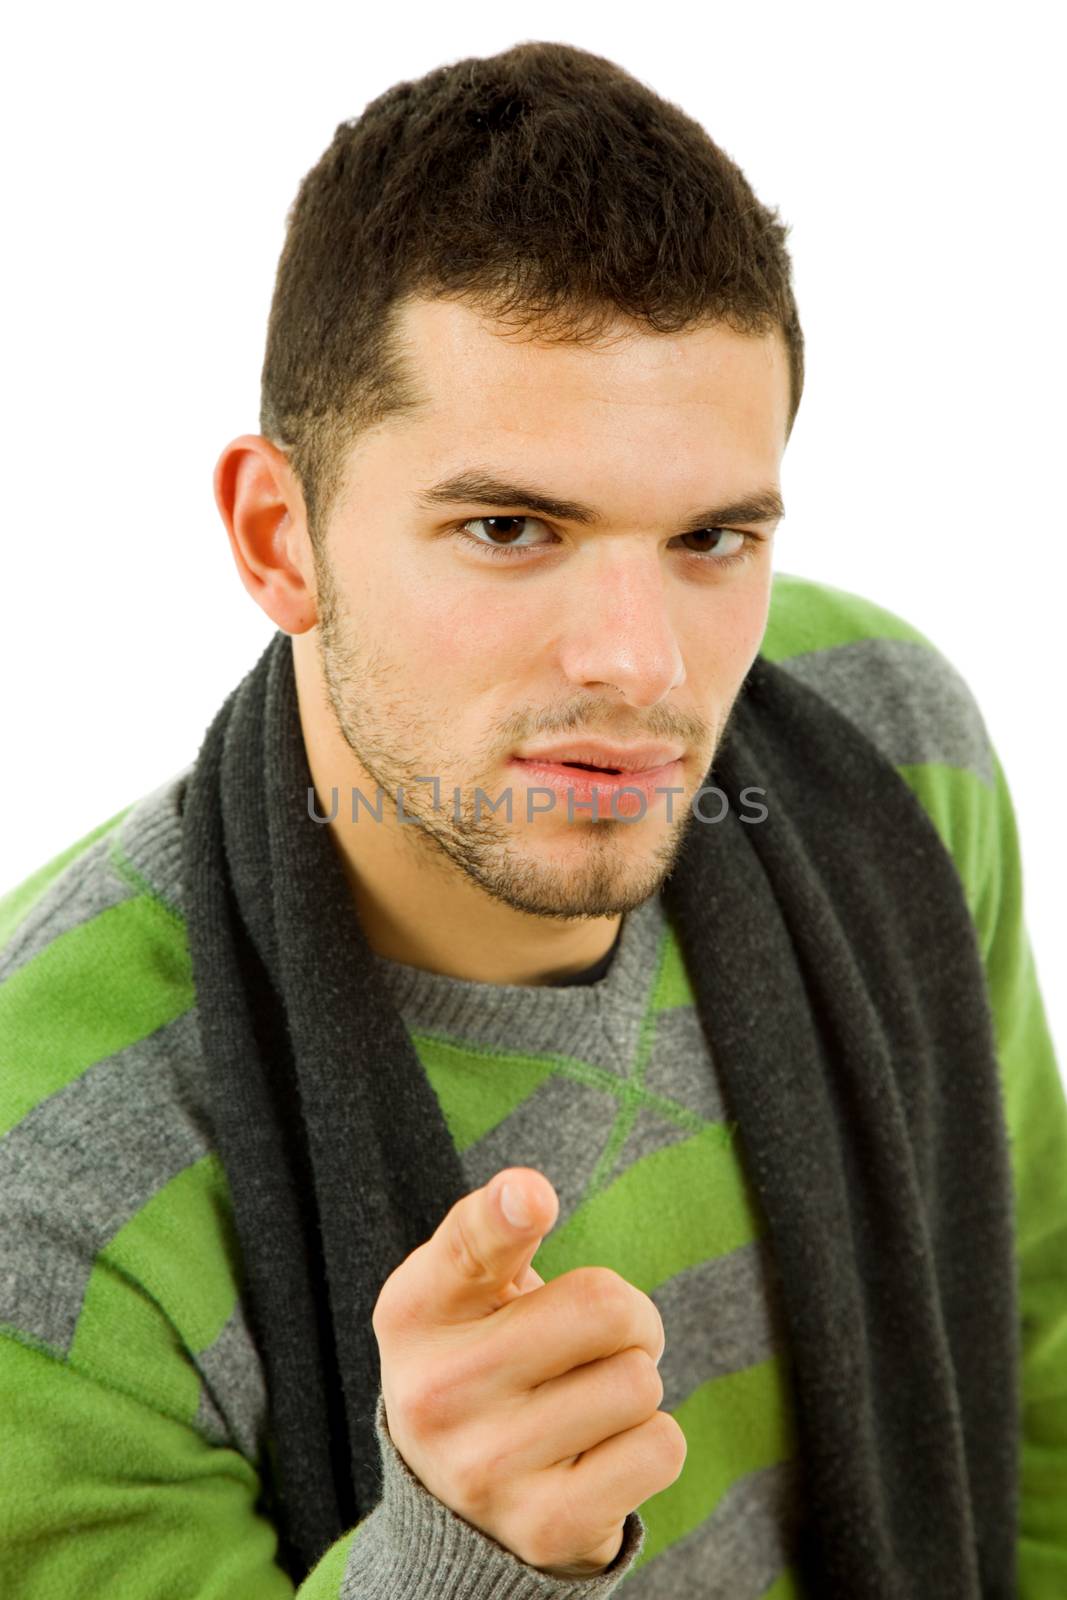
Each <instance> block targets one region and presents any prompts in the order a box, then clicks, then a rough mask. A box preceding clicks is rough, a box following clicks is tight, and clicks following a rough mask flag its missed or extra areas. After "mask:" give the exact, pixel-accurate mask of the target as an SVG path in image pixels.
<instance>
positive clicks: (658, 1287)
mask: <svg viewBox="0 0 1067 1600" xmlns="http://www.w3.org/2000/svg"><path fill="white" fill-rule="evenodd" d="M785 231H786V230H785V229H784V228H782V226H781V225H780V224H779V223H778V222H777V221H776V220H775V218H774V215H773V214H772V213H770V212H769V211H767V210H766V208H764V207H763V206H761V205H760V204H759V202H758V201H757V200H756V198H755V196H754V195H753V194H752V192H751V190H750V189H749V187H748V185H747V184H746V182H745V180H744V178H743V176H742V175H741V173H740V172H739V171H738V169H737V168H736V167H735V166H734V165H733V164H732V163H731V162H730V161H729V160H728V159H727V158H726V157H725V156H724V155H723V153H722V152H721V151H719V150H718V149H717V148H716V147H715V146H714V145H713V144H712V143H711V141H710V140H709V139H708V137H707V135H706V134H705V133H704V132H703V130H702V129H700V128H699V127H698V126H697V125H696V124H695V123H693V122H692V121H691V120H690V119H688V118H687V117H685V116H684V115H683V114H682V113H681V112H680V111H679V110H678V109H677V108H676V107H673V106H671V105H668V104H666V103H664V102H663V101H661V100H659V99H657V98H656V97H655V96H654V95H653V94H652V93H651V92H650V91H649V90H647V89H645V88H644V87H643V86H641V85H639V84H637V83H636V82H634V80H632V79H631V78H629V77H627V76H626V75H625V74H624V73H622V72H621V71H620V70H619V69H618V68H616V67H614V66H613V65H612V64H611V63H609V62H607V61H604V60H603V59H602V58H599V57H596V56H591V55H588V54H586V53H584V52H582V51H580V50H575V49H572V48H570V47H566V46H562V45H555V44H545V43H532V44H524V45H520V46H517V47H515V48H514V49H513V50H510V51H508V52H506V53H505V54H504V55H501V56H498V57H496V58H493V59H491V60H470V61H463V62H459V63H455V64H453V65H451V66H448V67H445V68H442V69H440V70H438V71H436V72H433V73H431V74H429V75H428V76H427V77H426V78H424V79H422V80H420V81H419V82H418V83H404V84H400V85H397V86H396V87H395V88H394V89H393V90H390V91H389V92H388V93H387V94H385V95H383V96H382V97H381V98H380V99H379V100H377V101H375V102H374V103H373V104H371V105H370V106H368V107H367V108H366V110H365V112H364V114H363V116H362V117H361V118H360V119H359V120H358V122H356V123H355V124H342V125H341V127H339V128H338V130H337V133H336V135H335V138H334V141H333V143H332V144H331V146H330V148H329V149H328V150H327V151H326V153H325V154H324V156H323V157H322V159H321V161H320V162H319V163H318V165H317V166H316V167H315V168H314V169H313V171H312V172H311V173H309V174H308V176H307V177H306V178H305V180H304V183H303V185H302V186H301V190H300V194H299V195H298V197H297V201H296V203H295V206H294V208H293V211H292V213H291V216H290V222H289V232H288V236H287V240H286V244H285V248H284V251H283V254H282V259H281V262H280V265H279V271H278V281H277V287H276V293H275V299H274V304H273V308H272V312H271V320H270V328H269V333H268V344H267V356H266V362H265V366H264V373H263V410H262V416H261V424H262V432H261V433H260V434H257V435H244V436H242V437H240V438H238V439H235V440H234V441H233V442H232V443H231V444H229V445H228V446H227V447H226V449H225V450H224V451H223V453H222V455H221V457H220V459H219V462H218V466H217V469H216V477H215V488H216V498H217V501H218V505H219V509H220V512H221V514H222V518H223V521H224V523H225V526H226V530H227V533H228V536H229V539H230V544H231V548H232V551H233V556H234V560H235V563H236V565H237V570H238V573H239V575H240V577H241V580H242V582H243V583H244V584H245V587H246V588H247V589H248V590H249V592H250V594H251V595H252V596H253V598H254V599H255V600H256V602H257V603H258V604H259V605H260V606H261V607H262V609H263V610H264V612H265V613H266V614H267V615H268V616H269V617H270V618H271V619H272V621H273V622H274V623H275V624H276V628H277V630H278V631H277V632H276V634H275V635H274V637H273V639H272V641H271V643H270V645H269V646H268V648H267V649H266V651H265V652H264V654H263V656H262V658H261V660H260V661H259V662H258V663H257V664H256V666H255V667H254V668H253V669H252V670H251V671H250V672H249V674H248V676H247V677H246V678H245V679H244V681H243V682H242V683H241V684H240V685H239V686H238V687H237V688H236V689H235V690H234V692H233V693H232V694H231V695H230V696H229V698H228V699H227V700H226V702H225V704H224V705H223V707H222V708H221V710H220V712H219V714H218V716H217V717H216V718H215V720H214V722H213V723H212V725H211V728H210V729H209V730H208V732H207V735H206V737H205V740H204V743H203V746H202V748H201V750H200V752H199V754H198V756H197V758H196V760H195V761H192V762H190V763H188V764H187V765H186V766H185V767H183V768H182V769H181V771H180V772H178V773H177V774H176V775H175V776H174V777H173V778H171V779H170V780H168V781H167V782H166V783H163V784H161V785H160V786H159V787H158V788H157V789H156V790H155V791H154V792H153V793H151V794H149V795H146V796H144V797H142V798H141V799H140V800H138V801H137V802H136V803H134V804H132V805H131V806H129V807H128V808H126V809H125V810H124V811H123V812H121V813H120V814H119V815H118V816H116V817H113V818H111V819H110V820H109V821H107V822H105V823H103V824H102V825H101V826H100V827H99V828H97V829H96V830H94V832H93V833H92V834H90V835H89V836H88V837H87V838H85V839H82V840H80V841H78V843H77V844H75V845H72V846H71V847H70V848H68V849H66V850H65V851H64V852H63V853H62V855H60V856H57V857H56V859H55V860H54V861H52V862H50V863H49V864H47V865H46V866H44V867H42V868H41V869H40V870H39V871H38V872H36V873H35V874H34V875H33V876H32V877H31V878H29V879H27V880H26V882H25V883H24V884H22V885H20V886H19V887H18V888H16V889H15V890H13V891H12V892H11V893H10V894H9V895H8V896H7V897H6V899H5V900H4V901H3V902H0V919H2V920H0V976H2V978H3V986H2V988H0V1044H2V1067H3V1070H2V1074H0V1107H2V1114H3V1134H2V1138H0V1197H2V1204H0V1298H2V1306H0V1324H2V1326H0V1396H2V1405H0V1415H2V1416H3V1419H4V1423H5V1438H4V1441H3V1449H2V1450H0V1507H2V1509H0V1579H2V1583H0V1587H2V1588H3V1591H4V1593H5V1594H12V1595H16V1596H18V1597H20V1600H46V1597H51V1596H54V1595H58V1594H64V1595H66V1594H77V1595H79V1596H80V1597H95V1596H104V1595H105V1594H106V1595H109V1596H110V1595H113V1594H121V1595H123V1596H129V1597H130V1600H135V1597H140V1596H144V1597H145V1600H148V1597H149V1596H151V1597H153V1600H157V1597H162V1596H170V1595H173V1596H175V1597H177V1596H179V1595H180V1596H197V1597H203V1600H206V1597H209V1596H223V1595H225V1596H226V1597H227V1600H238V1597H246V1596H247V1597H249V1600H250V1597H252V1596H255V1597H256V1600H266V1597H268V1596H279V1597H280V1596H285V1595H292V1594H294V1593H295V1594H297V1595H299V1596H300V1597H301V1600H327V1597H329V1600H334V1597H341V1596H343V1597H348V1600H356V1597H359V1600H378V1597H383V1600H384V1597H385V1596H394V1595H395V1596H398V1597H399V1596H405V1597H410V1596H415V1595H419V1596H421V1595H426V1596H431V1595H433V1596H440V1595H444V1596H453V1597H456V1600H459V1597H465V1600H481V1597H483V1596H484V1597H486V1600H488V1597H489V1596H490V1595H492V1596H494V1597H498V1596H504V1595H507V1596H508V1597H509V1600H519V1597H525V1596H531V1597H533V1596H545V1595H560V1596H563V1595H578V1594H588V1595H596V1596H598V1597H599V1596H602V1595H607V1594H609V1593H611V1592H613V1591H614V1590H615V1589H616V1588H620V1587H621V1588H624V1589H625V1591H626V1592H627V1593H631V1594H633V1595H634V1596H639V1595H640V1596H645V1595H647V1596H667V1595H670V1596H678V1595H693V1596H697V1595H701V1596H703V1595H712V1594H722V1595H726V1594H728V1595H730V1596H731V1600H748V1597H750V1596H751V1597H755V1596H757V1595H763V1596H768V1595H769V1596H774V1597H775V1600H783V1597H785V1596H787V1595H789V1596H792V1595H800V1594H804V1595H810V1596H819V1597H820V1600H823V1597H830V1596H841V1597H844V1596H847V1597H849V1600H861V1597H870V1600H876V1597H878V1600H881V1597H886V1596H889V1595H893V1596H897V1595H900V1596H904V1595H907V1596H915V1597H919V1596H923V1597H927V1596H933V1595H936V1596H938V1597H939V1600H941V1597H946V1600H947V1597H954V1600H955V1597H959V1600H979V1597H992V1596H997V1597H1005V1600H1006V1597H1007V1596H1009V1595H1015V1594H1018V1595H1020V1596H1021V1597H1023V1600H1052V1597H1053V1595H1058V1594H1062V1593H1063V1592H1065V1587H1067V1106H1065V1103H1064V1095H1063V1090H1062V1086H1061V1083H1060V1079H1059V1076H1058V1072H1057V1068H1056V1063H1055V1061H1054V1059H1053V1052H1052V1047H1051V1043H1050V1040H1049V1035H1048V1029H1047V1026H1046V1021H1045V1016H1044V1012H1043V1008H1042V1001H1041V996H1040V993H1039V990H1038V986H1037V982H1036V977H1035V972H1034V967H1033V962H1032V957H1031V953H1030V947H1029V943H1028V939H1027V933H1026V928H1025V921H1024V917H1023V909H1022V889H1021V875H1020V861H1019V849H1018V841H1017V836H1016V830H1015V822H1014V815H1013V810H1012V805H1011V800H1010V796H1009V792H1008V789H1007V786H1006V783H1005V778H1004V774H1003V771H1002V769H1001V766H1000V763H999V761H998V759H997V756H996V752H995V751H994V750H993V748H992V747H991V745H990V742H989V739H988V735H987V732H986V729H985V726H984V723H983V720H982V716H981V713H980V710H979V708H978V707H977V705H976V704H975V701H974V699H973V697H972V695H971V694H970V691H969V690H968V688H967V686H966V685H965V684H964V683H963V682H962V681H961V679H960V677H959V675H958V674H957V673H956V672H955V670H954V669H953V667H952V666H951V665H950V663H949V662H948V661H947V660H946V659H945V657H944V656H943V655H942V654H941V653H940V652H939V651H938V650H937V649H936V648H935V647H934V646H933V644H932V643H931V642H930V641H929V640H928V639H926V638H924V637H923V636H922V635H921V634H920V633H919V632H918V631H917V630H916V629H914V628H913V627H911V626H910V625H909V624H908V623H907V622H906V621H904V620H903V619H901V618H900V617H897V616H894V615H892V614H891V613H889V612H887V611H885V610H884V609H882V608H880V607H878V606H877V605H874V604H872V603H871V602H869V601H866V600H862V599H860V598H858V597H857V596H854V595H850V594H847V593H844V592H842V591H840V590H837V589H834V588H831V587H828V586H825V585H820V584H815V583H810V582H806V581H803V580H800V579H798V578H789V577H785V576H783V575H781V574H779V575H777V576H776V575H775V574H774V572H773V570H772V551H773V539H774V532H775V528H776V525H777V523H778V521H779V519H780V518H781V516H782V515H783V514H784V513H783V506H782V503H781V498H780V466H781V460H782V456H783V453H784V450H785V446H786V443H787V441H788V438H789V434H790V430H791V428H792V423H793V420H794V418H795V415H796V410H797V406H798V404H799V399H800V393H801V388H802V379H803V359H802V354H803V344H802V338H801V333H800V327H799V322H798V320H797V315H796V307H795V304H794V301H793V296H792V291H791V288H790V272H789V262H788V257H787V255H786V253H785V248H784V238H785ZM589 768H594V769H596V773H595V774H594V772H591V771H590V770H587V769H589ZM505 1185H506V1188H507V1191H508V1193H507V1195H504V1194H503V1192H502V1191H503V1190H504V1188H505ZM535 1259H536V1267H534V1265H533V1262H534V1260H535Z"/></svg>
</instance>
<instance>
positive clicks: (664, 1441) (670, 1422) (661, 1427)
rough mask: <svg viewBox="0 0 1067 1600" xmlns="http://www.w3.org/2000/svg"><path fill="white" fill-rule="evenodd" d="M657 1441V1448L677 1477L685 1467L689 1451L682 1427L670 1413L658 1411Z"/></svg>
mask: <svg viewBox="0 0 1067 1600" xmlns="http://www.w3.org/2000/svg"><path fill="white" fill-rule="evenodd" d="M654 1422H655V1440H656V1445H657V1448H658V1449H660V1450H661V1451H662V1453H663V1458H664V1461H665V1462H666V1464H667V1465H668V1466H670V1467H673V1469H674V1476H675V1477H677V1476H678V1474H679V1472H681V1470H682V1467H683V1466H684V1465H685V1458H686V1455H687V1453H688V1450H689V1442H688V1440H687V1439H686V1436H685V1434H684V1432H683V1431H682V1428H681V1425H680V1424H679V1423H678V1422H677V1421H676V1420H675V1419H674V1417H672V1416H671V1414H670V1412H669V1411H657V1412H656V1414H655V1418H654Z"/></svg>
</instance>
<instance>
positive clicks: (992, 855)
mask: <svg viewBox="0 0 1067 1600" xmlns="http://www.w3.org/2000/svg"><path fill="white" fill-rule="evenodd" d="M760 653H761V655H762V656H763V658H764V659H765V660H767V661H770V662H773V663H775V664H776V665H778V666H780V667H781V668H782V669H783V670H784V671H785V672H787V673H789V674H790V676H792V677H794V678H796V679H797V680H799V681H800V682H802V683H804V684H806V685H807V686H808V687H809V688H811V689H814V690H815V691H816V692H817V693H818V694H820V695H822V696H823V698H824V699H825V700H827V701H828V702H829V703H830V704H831V705H832V706H833V707H834V709H835V710H837V711H839V712H840V713H841V714H842V715H843V716H846V717H848V718H849V719H850V720H851V721H852V722H853V723H854V724H855V725H856V727H858V728H859V729H860V730H861V732H863V733H864V734H865V735H866V736H867V737H868V738H869V739H870V740H871V741H872V743H873V744H874V745H875V746H876V748H877V749H878V750H879V751H880V753H881V754H882V755H883V756H884V757H885V759H886V760H887V761H888V762H889V763H890V764H891V765H892V766H893V767H894V768H895V770H896V772H897V774H898V776H899V777H900V778H901V780H902V781H903V782H904V783H906V784H907V785H908V787H909V789H911V791H912V793H913V794H914V796H915V798H916V799H917V800H918V802H919V804H920V805H921V806H922V808H923V810H924V812H925V814H926V816H927V817H928V819H929V821H930V822H931V823H932V824H933V826H934V828H935V829H936V831H937V833H938V835H939V837H940V839H941V842H942V844H943V845H944V846H945V848H946V850H947V851H948V852H949V854H950V855H951V857H952V859H953V862H954V864H955V866H956V869H957V872H958V873H959V877H960V881H961V884H962V887H963V891H964V895H965V897H966V900H967V904H968V907H969V909H970V911H971V915H972V918H973V920H974V922H975V925H976V928H977V932H978V936H979V942H980V945H981V948H982V951H983V955H985V954H987V953H988V951H989V949H990V947H991V943H992V940H993V936H994V929H995V923H996V919H997V916H998V915H999V912H998V906H999V905H1000V903H1001V901H1002V899H1003V884H1002V882H1001V879H1002V878H1003V875H1004V871H1005V862H1008V861H1010V859H1012V850H1013V849H1014V841H1015V818H1014V811H1013V806H1012V800H1011V795H1010V791H1009V789H1008V785H1007V780H1006V778H1005V774H1004V771H1003V768H1002V766H1001V764H1000V759H999V756H998V754H997V751H996V748H995V746H994V744H993V741H992V739H991V737H990V733H989V729H988V727H987V725H986V720H985V717H984V716H983V713H982V709H981V707H980V705H979V703H978V701H977V699H976V697H975V695H974V692H973V691H972V689H971V688H970V685H969V684H968V683H967V681H966V679H965V678H964V677H963V675H962V674H961V673H960V671H959V670H958V668H957V667H956V666H955V664H954V663H953V662H952V661H951V659H950V658H949V657H948V656H947V655H946V654H945V652H944V651H943V650H942V649H941V648H940V647H939V646H938V645H937V644H936V642H935V641H933V640H932V639H930V638H929V637H928V636H927V635H926V634H925V633H924V632H922V630H921V629H919V628H918V627H916V626H915V625H914V623H912V622H910V621H909V620H908V619H907V618H905V617H902V616H900V615H899V614H898V613H896V612H894V611H891V610H889V609H888V608H887V607H885V606H881V605H878V604H877V603H876V602H875V601H873V600H870V599H867V598H866V597H865V596H863V595H858V594H853V593H851V592H850V591H849V590H846V589H838V588H835V587H834V586H833V585H831V584H824V583H816V582H814V581H812V580H811V579H808V578H800V577H796V576H793V575H791V574H788V573H778V574H776V575H775V579H774V585H773V589H772V595H771V604H770V610H769V615H768V623H767V628H766V631H765V634H764V640H763V645H762V648H761V652H760Z"/></svg>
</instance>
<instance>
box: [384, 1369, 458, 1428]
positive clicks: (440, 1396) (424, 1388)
mask: <svg viewBox="0 0 1067 1600" xmlns="http://www.w3.org/2000/svg"><path fill="white" fill-rule="evenodd" d="M454 1395H455V1388H454V1385H453V1384H452V1383H451V1381H450V1379H449V1378H448V1377H447V1376H446V1375H445V1374H444V1373H436V1372H435V1373H433V1374H430V1373H423V1374H422V1375H421V1376H420V1377H419V1379H418V1381H417V1382H415V1383H411V1384H409V1385H408V1386H407V1388H406V1389H405V1390H403V1391H402V1392H401V1394H400V1395H399V1396H398V1401H397V1404H398V1409H399V1411H400V1415H401V1416H402V1417H403V1419H404V1422H405V1424H406V1425H407V1428H408V1430H409V1431H410V1432H411V1433H413V1434H415V1435H416V1437H425V1436H426V1435H428V1434H433V1433H440V1432H442V1431H443V1430H444V1429H445V1428H447V1427H448V1426H449V1424H450V1423H451V1422H452V1421H453V1420H454V1411H455V1402H454Z"/></svg>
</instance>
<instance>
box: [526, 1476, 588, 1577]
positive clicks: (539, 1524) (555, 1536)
mask: <svg viewBox="0 0 1067 1600" xmlns="http://www.w3.org/2000/svg"><path fill="white" fill-rule="evenodd" d="M527 1517H528V1520H527V1521H526V1526H525V1529H524V1539H523V1551H524V1554H523V1557H522V1559H523V1560H524V1561H525V1562H526V1563H527V1565H528V1566H531V1567H554V1566H557V1565H558V1564H560V1563H561V1562H564V1561H568V1560H570V1559H572V1558H573V1555H574V1552H575V1551H577V1550H581V1549H582V1548H583V1547H584V1545H585V1544H586V1543H587V1542H588V1535H587V1531H586V1528H585V1525H584V1517H583V1516H582V1514H581V1512H580V1509H579V1508H578V1507H577V1506H576V1505H575V1504H574V1500H573V1498H572V1497H571V1496H570V1495H569V1494H567V1493H563V1494H557V1495H556V1496H554V1498H553V1500H552V1502H551V1504H549V1505H540V1506H539V1507H538V1510H537V1512H536V1513H534V1515H533V1516H532V1517H529V1513H527Z"/></svg>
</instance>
